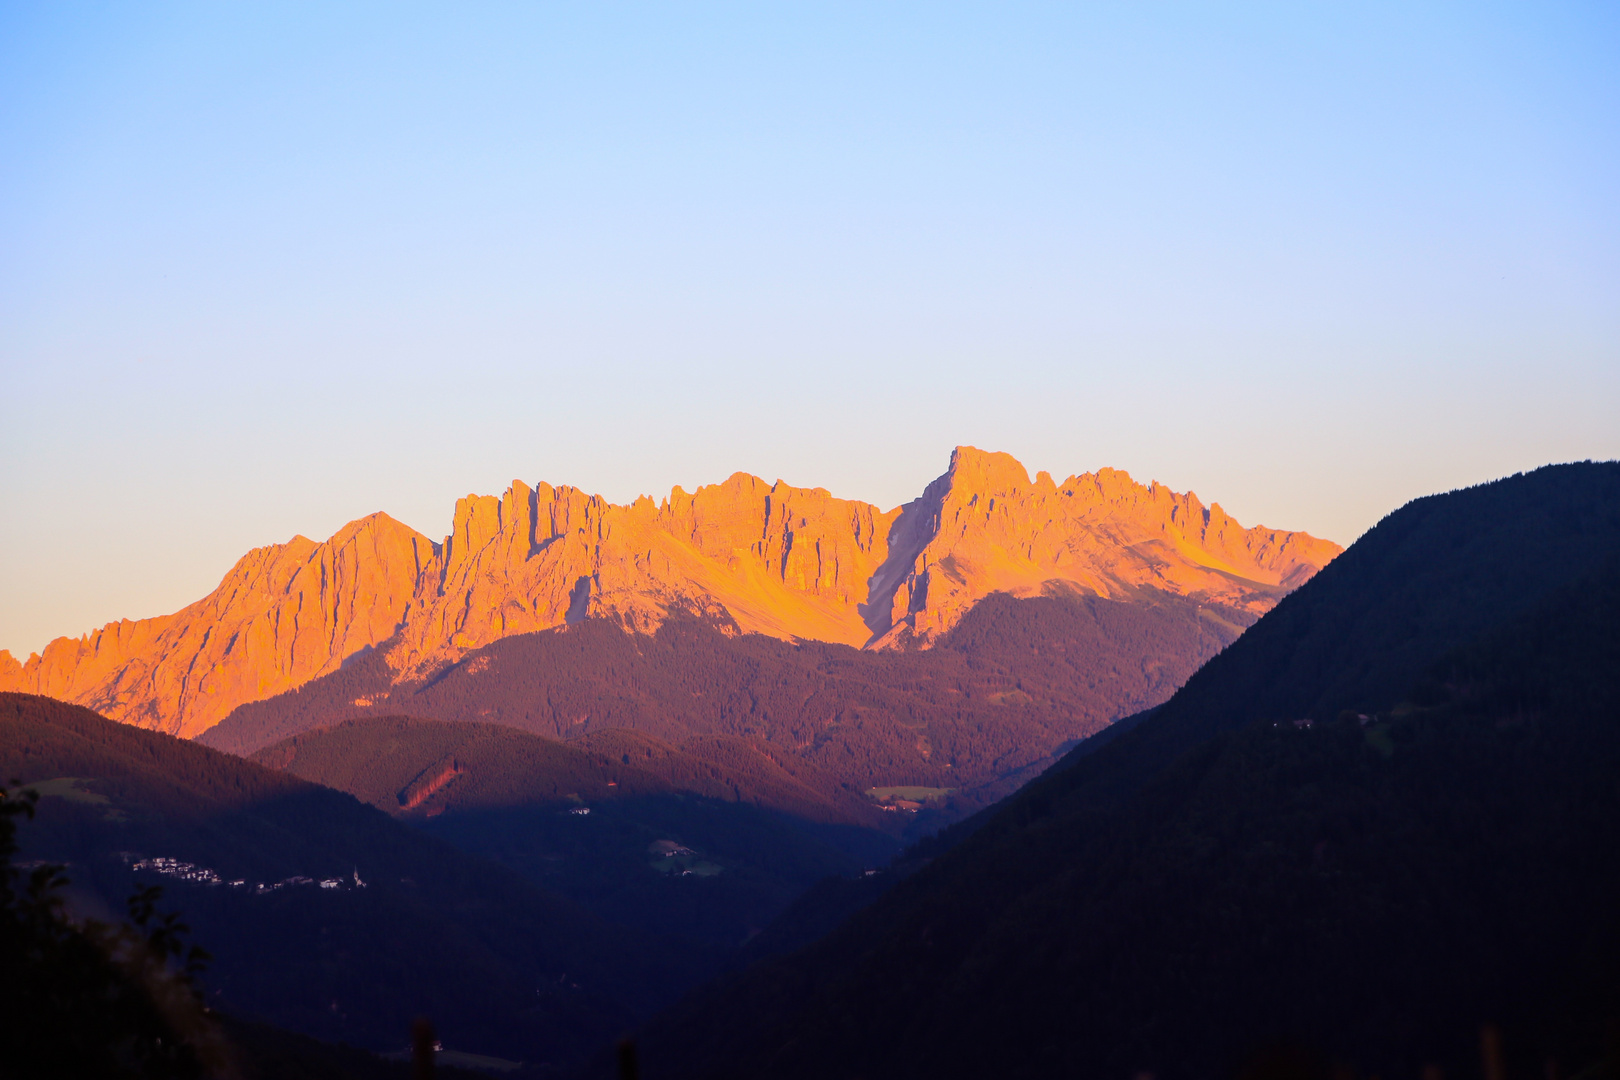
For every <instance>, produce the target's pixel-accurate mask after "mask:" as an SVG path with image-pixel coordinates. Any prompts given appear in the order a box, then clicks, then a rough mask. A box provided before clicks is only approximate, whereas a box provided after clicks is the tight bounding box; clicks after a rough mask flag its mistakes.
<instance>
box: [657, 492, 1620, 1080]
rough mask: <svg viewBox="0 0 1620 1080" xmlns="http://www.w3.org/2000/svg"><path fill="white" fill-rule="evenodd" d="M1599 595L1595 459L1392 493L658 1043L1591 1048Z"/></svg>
mask: <svg viewBox="0 0 1620 1080" xmlns="http://www.w3.org/2000/svg"><path fill="white" fill-rule="evenodd" d="M1617 609H1620V464H1615V463H1604V464H1593V463H1584V464H1575V465H1565V466H1555V467H1548V468H1544V469H1541V470H1538V471H1536V472H1534V473H1530V474H1526V475H1520V476H1514V477H1510V478H1508V479H1504V480H1501V481H1497V482H1495V483H1491V484H1486V485H1481V486H1479V487H1475V488H1471V489H1467V490H1463V491H1457V492H1452V493H1450V494H1447V495H1439V496H1432V497H1429V498H1425V499H1419V500H1417V501H1415V502H1413V503H1410V504H1408V505H1407V506H1405V507H1403V508H1402V509H1400V510H1399V511H1397V512H1395V513H1393V514H1391V515H1389V517H1387V518H1386V519H1384V520H1383V521H1382V522H1380V523H1379V524H1378V525H1377V526H1376V527H1375V528H1374V529H1372V530H1371V531H1369V532H1368V533H1367V534H1366V535H1365V536H1363V537H1362V538H1361V539H1360V540H1358V541H1357V542H1356V544H1355V545H1353V546H1352V547H1351V548H1350V549H1349V550H1348V551H1347V552H1346V553H1345V554H1344V555H1343V556H1341V557H1340V558H1339V559H1336V560H1335V561H1334V562H1333V563H1332V565H1330V566H1329V567H1328V568H1327V569H1326V570H1324V571H1323V572H1322V573H1321V574H1319V575H1317V576H1316V577H1315V578H1313V579H1312V580H1311V581H1310V582H1309V583H1307V584H1306V585H1304V586H1303V587H1301V588H1300V589H1299V590H1297V591H1296V592H1294V593H1293V594H1292V595H1290V596H1289V597H1288V598H1286V599H1285V600H1283V601H1282V603H1280V604H1279V605H1278V606H1277V607H1276V609H1275V610H1273V611H1272V612H1270V613H1269V614H1267V615H1266V616H1265V617H1264V618H1262V619H1261V620H1260V621H1259V622H1258V623H1257V624H1256V625H1255V626H1254V627H1253V628H1252V629H1250V630H1249V631H1248V632H1247V633H1246V634H1245V635H1244V636H1243V637H1242V638H1240V639H1239V640H1238V641H1237V642H1236V643H1234V644H1233V645H1232V646H1231V647H1230V648H1228V649H1227V650H1226V651H1224V652H1223V653H1222V654H1221V655H1220V656H1218V657H1216V658H1215V659H1213V660H1211V661H1210V662H1209V663H1208V664H1206V665H1205V666H1204V667H1203V668H1202V669H1201V670H1200V671H1199V672H1198V673H1197V674H1195V675H1194V676H1193V677H1192V678H1191V679H1190V680H1189V681H1188V683H1187V684H1186V686H1185V687H1183V688H1182V689H1181V690H1180V691H1178V692H1177V693H1176V694H1175V695H1174V696H1173V697H1172V698H1171V699H1170V700H1169V701H1168V702H1167V703H1165V704H1164V705H1163V706H1162V707H1159V708H1157V709H1155V710H1153V711H1152V712H1151V713H1149V714H1146V715H1143V716H1139V717H1136V718H1132V719H1131V720H1130V721H1127V722H1125V723H1122V724H1119V725H1115V726H1114V727H1112V728H1110V729H1108V730H1107V731H1106V732H1104V733H1102V734H1101V735H1099V736H1097V737H1094V738H1093V739H1090V740H1087V741H1086V742H1083V743H1081V744H1080V745H1079V746H1078V747H1076V748H1075V749H1074V750H1073V751H1071V752H1070V753H1069V755H1068V756H1067V757H1066V758H1065V759H1064V760H1062V761H1060V762H1059V763H1057V764H1056V765H1054V766H1053V767H1052V768H1051V769H1050V770H1048V771H1047V773H1046V774H1045V775H1043V776H1042V777H1041V778H1039V779H1037V780H1035V781H1034V782H1032V783H1030V784H1029V785H1027V786H1026V787H1024V788H1023V789H1022V790H1020V791H1019V792H1018V793H1016V794H1015V795H1013V796H1011V797H1009V798H1008V799H1006V800H1004V801H1003V802H1001V803H999V804H997V805H996V806H995V807H993V808H991V809H988V810H986V811H984V812H982V813H980V814H979V815H976V816H975V817H974V818H971V819H969V820H968V821H965V822H962V823H960V824H958V825H956V826H954V827H952V828H951V829H949V830H947V831H946V832H945V833H943V834H942V835H941V836H940V837H938V838H936V839H934V840H932V841H930V842H929V843H928V844H926V845H924V850H922V851H920V852H919V853H918V854H919V855H923V856H926V857H924V858H917V857H915V856H914V857H913V858H911V859H910V863H911V864H912V866H913V870H914V872H911V873H909V874H898V873H896V874H891V875H888V876H889V877H890V878H891V882H890V884H889V886H888V887H887V888H886V889H882V888H869V889H868V890H867V894H866V895H865V896H864V899H865V900H866V901H868V902H869V906H867V907H866V908H865V909H864V910H859V911H858V912H855V913H854V914H851V913H850V912H851V910H852V909H851V908H850V905H849V904H848V903H847V902H845V901H847V896H846V898H845V900H840V899H839V897H837V896H825V897H823V898H822V899H823V901H824V902H826V903H828V904H829V905H830V906H831V907H833V908H834V909H836V910H838V911H839V912H840V913H841V915H842V918H841V919H839V920H834V921H835V922H836V923H837V926H836V929H834V930H833V931H832V932H831V933H829V934H827V935H826V936H825V937H823V938H822V939H821V940H819V941H815V942H814V943H813V944H810V945H808V947H804V948H801V949H799V950H798V951H796V952H792V953H791V954H790V955H787V956H783V957H779V958H777V959H771V960H766V961H765V962H763V963H760V964H757V965H755V966H754V967H752V968H750V969H748V970H746V971H744V972H742V973H741V974H738V975H734V976H731V977H729V978H727V979H723V980H721V981H719V982H717V983H715V984H712V985H711V986H709V987H707V988H706V989H704V990H702V991H699V992H698V993H696V994H694V995H691V996H690V997H688V998H687V999H685V1000H684V1001H683V1002H681V1003H680V1004H679V1005H677V1006H676V1007H675V1008H674V1009H672V1010H671V1011H670V1012H668V1013H667V1014H665V1015H664V1016H663V1017H661V1018H660V1019H658V1020H656V1021H655V1022H653V1024H651V1025H650V1026H649V1027H648V1028H647V1029H646V1030H645V1031H644V1032H643V1034H642V1038H641V1043H642V1048H643V1051H644V1059H645V1061H646V1062H647V1069H648V1074H649V1075H658V1076H667V1077H688V1076H690V1077H698V1076H703V1077H728V1076H759V1075H770V1076H781V1077H788V1078H791V1077H799V1076H803V1077H811V1076H814V1077H834V1078H836V1077H856V1076H882V1075H909V1074H927V1075H937V1076H944V1077H964V1078H966V1077H979V1076H987V1075H995V1076H1008V1077H1019V1076H1031V1077H1033V1076H1045V1075H1053V1074H1065V1073H1069V1074H1073V1073H1078V1074H1081V1075H1100V1076H1126V1075H1143V1074H1149V1075H1158V1076H1166V1077H1193V1076H1211V1075H1237V1076H1293V1077H1326V1076H1338V1075H1344V1076H1353V1075H1369V1074H1371V1075H1384V1076H1415V1075H1419V1074H1420V1073H1424V1071H1425V1070H1433V1072H1432V1074H1433V1075H1440V1074H1445V1075H1457V1074H1464V1075H1472V1074H1474V1071H1475V1070H1476V1069H1478V1067H1479V1064H1480V1060H1481V1059H1480V1054H1481V1049H1480V1047H1481V1042H1480V1040H1481V1034H1480V1033H1481V1029H1482V1025H1484V1026H1486V1028H1487V1038H1486V1041H1485V1053H1486V1058H1485V1065H1486V1069H1487V1074H1488V1075H1504V1072H1503V1070H1504V1068H1505V1069H1507V1070H1508V1071H1507V1073H1506V1075H1529V1074H1531V1073H1532V1072H1534V1073H1541V1074H1544V1075H1548V1076H1551V1075H1569V1074H1572V1073H1581V1074H1582V1075H1589V1076H1592V1077H1598V1076H1609V1075H1616V1074H1615V1073H1614V1072H1613V1071H1608V1072H1606V1071H1605V1066H1604V1065H1603V1061H1604V1055H1605V1045H1606V1040H1607V1046H1608V1047H1609V1050H1608V1053H1609V1054H1610V1058H1609V1065H1608V1066H1607V1068H1608V1069H1609V1070H1613V1069H1615V1068H1616V1067H1617V1066H1620V1050H1617V1048H1620V1042H1616V1041H1615V1036H1616V1034H1620V914H1617V913H1620V872H1617V869H1616V868H1617V865H1620V864H1617V862H1616V860H1615V859H1614V858H1612V857H1611V853H1612V852H1614V851H1615V850H1617V848H1620V831H1617V823H1620V787H1616V785H1615V777H1616V776H1617V775H1620V726H1617V723H1616V717H1617V715H1620V713H1617V711H1616V710H1617V709H1620V621H1617V619H1616V616H1615V612H1616V610H1617ZM876 880H878V881H881V880H882V878H879V879H876ZM844 892H845V893H846V894H847V893H848V892H849V890H847V889H846V890H844ZM810 899H811V897H809V896H807V897H806V898H805V900H806V901H808V900H810ZM803 904H804V901H801V905H800V906H803ZM840 904H842V906H841V907H840ZM856 906H857V907H858V906H859V905H858V904H857V905H856ZM814 915H815V913H814V912H813V911H810V912H802V911H801V912H799V913H797V915H796V916H795V918H796V919H797V920H798V921H799V922H801V923H805V924H815V923H816V922H817V920H816V919H815V917H814ZM825 922H826V920H821V923H822V925H825ZM812 936H814V935H812ZM798 940H799V941H800V942H801V943H802V942H803V941H804V940H805V939H804V937H803V936H802V935H801V936H800V937H799V938H798ZM1504 1047H1505V1049H1500V1048H1504ZM1493 1048H1494V1049H1493ZM1504 1061H1505V1062H1506V1064H1503V1062H1504ZM1587 1067H1590V1071H1589V1072H1582V1070H1583V1069H1586V1068H1587ZM1566 1070H1567V1071H1566Z"/></svg>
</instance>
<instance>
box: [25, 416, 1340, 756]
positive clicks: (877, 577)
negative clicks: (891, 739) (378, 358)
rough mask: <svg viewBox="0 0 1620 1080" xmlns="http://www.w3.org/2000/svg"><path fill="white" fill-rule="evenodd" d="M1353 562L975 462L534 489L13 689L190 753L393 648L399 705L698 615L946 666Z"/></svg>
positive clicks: (40, 672)
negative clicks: (603, 635) (862, 497)
mask: <svg viewBox="0 0 1620 1080" xmlns="http://www.w3.org/2000/svg"><path fill="white" fill-rule="evenodd" d="M1338 551H1339V549H1338V547H1337V546H1336V545H1334V544H1331V543H1328V542H1326V541H1323V540H1317V539H1314V538H1312V537H1309V536H1306V535H1305V534H1303V533H1290V532H1282V531H1278V530H1274V529H1268V528H1264V527H1256V528H1250V529H1244V528H1243V527H1241V526H1240V525H1238V524H1237V523H1236V522H1234V521H1233V520H1232V519H1231V518H1229V517H1228V516H1227V515H1226V514H1225V513H1224V512H1223V511H1222V510H1221V509H1220V507H1219V506H1218V505H1213V506H1209V507H1205V506H1204V505H1203V504H1202V503H1201V502H1200V501H1199V500H1198V499H1197V498H1196V497H1195V496H1193V495H1192V494H1190V493H1189V494H1184V495H1183V494H1176V493H1173V492H1170V491H1169V490H1167V489H1166V488H1164V487H1161V486H1160V485H1158V484H1150V485H1146V486H1144V485H1141V484H1138V483H1136V482H1134V481H1133V480H1131V478H1130V477H1129V476H1127V475H1126V474H1124V473H1122V472H1117V471H1115V470H1111V469H1104V470H1101V471H1100V472H1097V473H1095V474H1091V473H1087V474H1084V475H1080V476H1071V477H1069V478H1068V479H1066V480H1065V481H1063V483H1062V484H1056V483H1055V482H1054V481H1053V480H1052V478H1051V477H1050V476H1048V475H1047V474H1046V473H1040V474H1039V475H1038V476H1037V477H1036V479H1035V481H1033V482H1031V481H1030V479H1029V475H1028V473H1027V472H1026V471H1025V470H1024V467H1023V466H1022V465H1020V464H1019V463H1018V462H1017V461H1015V460H1013V459H1012V458H1011V457H1009V456H1008V455H1006V454H990V453H985V452H983V451H980V450H975V449H973V448H972V447H959V448H958V449H957V450H956V452H955V453H954V454H953V455H952V457H951V466H950V469H949V471H947V472H946V473H945V475H943V476H941V477H940V478H939V479H938V480H936V481H934V483H932V484H930V485H929V486H928V488H927V490H926V491H925V492H924V494H923V495H922V496H921V497H919V498H918V499H916V500H913V501H912V502H910V503H907V504H906V505H905V506H902V507H897V508H895V509H893V510H889V511H881V510H879V509H878V508H877V507H875V506H871V505H869V504H866V503H859V502H851V501H847V500H843V499H835V498H833V497H832V496H831V495H830V494H828V493H827V492H826V491H824V490H822V489H820V488H814V489H806V488H794V487H791V486H789V485H787V484H785V483H782V482H781V481H778V482H777V483H775V484H767V483H765V482H764V481H762V480H760V479H758V478H757V477H752V476H747V475H745V474H742V473H738V474H737V475H735V476H733V477H731V479H729V480H727V481H726V482H725V483H723V484H714V485H710V486H707V487H702V488H699V489H698V490H697V491H696V492H695V493H692V494H687V493H686V492H684V491H682V490H681V489H680V488H676V489H674V490H673V491H672V492H671V493H670V495H669V497H668V498H666V499H664V500H663V501H662V502H660V503H656V504H655V503H654V502H653V500H652V499H650V498H647V497H642V498H641V499H638V500H636V501H635V502H634V503H632V504H630V505H627V506H616V505H613V504H610V503H607V502H606V501H604V500H603V499H602V498H601V497H600V496H588V495H586V494H585V493H584V492H582V491H580V490H578V489H577V488H571V487H566V486H565V487H552V486H551V485H549V484H544V483H542V484H539V485H537V486H535V487H532V488H531V487H530V486H529V485H527V484H525V483H523V482H521V481H513V483H512V486H511V487H510V488H508V489H507V491H506V492H505V493H504V494H503V495H502V496H500V497H499V498H497V497H494V496H475V495H469V496H468V497H466V498H465V499H462V500H460V501H458V502H457V504H456V508H455V514H454V524H453V528H452V531H451V534H450V535H449V536H447V537H446V538H445V540H444V542H443V543H442V544H435V543H432V542H431V541H429V540H428V539H427V538H426V537H424V536H422V535H421V534H419V533H416V532H414V531H412V530H410V529H408V528H406V527H405V526H403V525H401V524H399V523H398V522H396V521H393V520H392V519H390V518H388V517H387V516H386V515H383V514H374V515H372V516H371V517H368V518H364V519H361V520H360V521H356V522H353V523H351V524H349V525H347V526H345V527H344V528H343V529H341V530H340V531H339V532H338V533H337V534H336V535H334V536H333V537H332V538H331V539H329V540H327V541H326V542H324V543H321V544H316V543H314V542H313V541H310V540H307V539H305V538H304V537H295V538H294V539H293V540H292V541H291V542H289V543H287V544H278V545H272V546H270V547H265V548H260V549H257V550H255V551H253V552H250V553H249V554H248V555H246V556H244V557H243V559H242V560H241V561H240V562H239V563H238V564H237V565H236V566H235V567H234V568H233V569H232V570H231V572H230V573H229V574H228V575H226V578H225V580H224V581H223V582H222V583H221V584H220V587H219V588H218V589H216V590H215V591H214V592H213V593H212V594H211V595H209V596H208V597H206V598H204V599H203V600H200V601H198V602H197V603H196V604H193V605H191V606H190V607H188V608H186V609H185V610H183V611H180V612H178V613H176V614H174V615H167V616H162V617H160V618H156V619H143V620H139V621H135V622H131V621H128V620H124V621H121V622H117V623H110V624H108V625H107V626H106V627H103V628H102V629H101V630H98V631H96V632H94V633H92V634H87V635H85V636H84V637H82V638H77V639H73V638H60V639H58V640H56V641H53V642H52V643H51V644H50V645H49V646H47V647H46V648H45V650H44V652H43V653H42V654H40V655H36V656H31V657H29V658H28V660H27V661H26V662H25V663H19V662H18V661H17V660H16V659H14V658H13V657H12V656H10V654H8V653H4V652H0V690H20V691H27V692H30V693H41V694H48V695H51V696H54V697H59V698H62V699H65V700H71V701H74V702H77V703H79V704H83V705H87V706H90V707H92V708H96V709H98V710H101V711H102V712H104V713H105V714H106V715H108V716H110V717H112V718H114V719H118V720H122V721H125V722H128V723H134V724H139V725H141V726H143V727H150V728H155V729H158V730H163V731H168V732H171V733H174V734H179V735H183V736H187V737H190V736H194V735H196V734H198V733H199V732H201V731H204V730H206V729H207V728H208V727H209V726H211V725H212V724H214V723H216V722H217V721H219V720H220V719H221V718H222V717H224V716H226V715H227V714H229V713H230V712H231V711H232V710H234V709H236V708H238V707H239V706H241V705H243V704H245V703H249V702H254V701H258V700H261V699H263V698H266V697H270V696H272V695H274V694H277V693H281V692H284V691H286V690H288V689H291V688H294V687H297V686H301V685H303V684H304V683H306V682H308V681H309V680H311V679H314V678H317V677H319V676H322V675H327V674H330V673H332V672H334V671H337V670H339V669H340V668H341V667H342V666H343V665H344V664H345V663H346V662H349V661H352V660H353V659H355V658H356V656H357V655H361V654H363V653H364V652H365V651H366V650H368V649H370V648H372V647H374V646H377V645H379V644H380V643H381V642H383V641H385V640H391V647H390V649H389V651H388V658H389V659H388V662H389V669H388V678H389V682H390V684H396V683H403V684H412V683H417V682H420V681H422V680H424V679H428V678H431V677H432V676H434V675H435V674H437V673H438V672H440V671H441V670H442V669H443V668H444V667H445V666H446V665H447V664H452V663H454V662H456V661H458V660H460V659H462V658H463V657H465V656H466V654H467V653H468V652H469V651H471V650H475V649H478V648H481V647H484V646H487V645H489V644H491V643H493V642H496V641H499V640H501V639H503V638H506V637H509V636H512V635H515V634H524V633H532V632H535V631H540V630H546V629H551V628H555V627H560V626H564V625H568V624H572V623H577V622H580V621H582V620H606V621H609V622H611V623H613V624H614V625H616V626H620V627H623V628H625V629H628V630H631V631H635V632H640V633H649V632H652V631H654V630H656V629H657V628H658V627H659V626H660V625H662V624H663V623H664V622H665V620H666V619H668V618H670V617H671V615H672V614H674V615H677V616H682V615H697V616H700V617H702V618H704V619H707V620H709V621H712V622H714V623H715V624H716V625H721V626H724V627H726V628H727V629H728V631H731V632H739V631H740V632H744V633H754V634H762V635H766V636H770V637H774V638H778V639H782V640H804V641H823V642H837V643H843V644H846V645H850V646H857V647H859V646H864V645H874V646H881V645H893V644H907V643H909V644H914V645H927V644H930V643H932V642H934V641H935V640H937V639H938V638H939V637H940V636H941V635H942V634H944V633H946V632H947V631H949V630H950V629H951V628H952V627H953V626H955V625H956V624H957V623H958V622H959V621H960V620H961V618H962V617H963V615H964V614H965V613H966V612H967V611H968V610H970V609H971V608H972V607H973V606H974V605H975V604H976V603H978V602H979V601H981V600H982V599H983V598H984V597H986V596H989V595H991V594H992V593H998V592H1005V593H1011V594H1013V595H1018V596H1032V595H1041V594H1043V593H1046V592H1050V591H1052V590H1053V589H1054V588H1061V589H1063V590H1066V591H1069V592H1074V593H1078V594H1083V595H1087V596H1093V597H1105V598H1110V599H1113V600H1117V601H1121V602H1125V603H1131V602H1134V601H1135V599H1136V597H1137V596H1138V595H1139V594H1140V591H1141V590H1144V589H1145V590H1148V595H1150V596H1161V595H1168V596H1175V597H1180V598H1183V599H1186V600H1189V601H1191V602H1193V603H1194V604H1205V605H1206V606H1209V607H1210V608H1211V609H1217V608H1224V609H1230V610H1234V611H1237V612H1239V613H1241V614H1242V615H1244V618H1243V619H1242V620H1240V622H1242V623H1246V622H1247V621H1249V620H1251V619H1252V618H1253V617H1255V616H1257V615H1259V614H1260V613H1262V612H1263V611H1265V610H1268V609H1269V608H1270V607H1271V606H1272V605H1273V604H1274V603H1275V602H1276V601H1277V599H1278V598H1279V597H1280V596H1282V595H1283V594H1284V593H1286V592H1287V591H1288V590H1289V589H1291V588H1293V587H1296V586H1297V585H1298V584H1299V583H1300V582H1302V581H1304V580H1305V579H1307V578H1308V577H1309V576H1310V575H1311V574H1313V573H1315V572H1316V571H1317V570H1318V569H1319V568H1321V567H1322V566H1324V565H1326V564H1327V563H1328V561H1329V560H1331V559H1332V558H1333V557H1334V556H1335V555H1336V554H1338Z"/></svg>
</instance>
